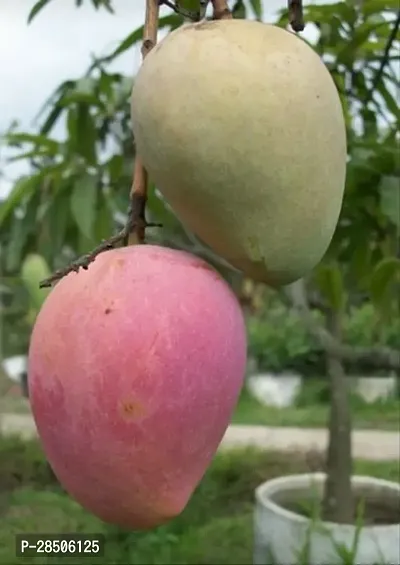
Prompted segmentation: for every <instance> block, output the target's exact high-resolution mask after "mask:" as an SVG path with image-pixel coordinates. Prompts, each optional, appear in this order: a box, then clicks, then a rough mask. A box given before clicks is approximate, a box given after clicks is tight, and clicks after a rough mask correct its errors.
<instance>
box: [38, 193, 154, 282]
mask: <svg viewBox="0 0 400 565" xmlns="http://www.w3.org/2000/svg"><path fill="white" fill-rule="evenodd" d="M143 203H144V200H143V198H141V197H140V196H138V195H137V194H133V195H132V200H131V204H130V206H129V211H128V219H127V221H126V224H125V226H124V227H123V228H122V230H120V231H119V232H118V233H116V234H115V235H113V236H111V237H110V238H109V239H106V240H103V241H102V242H101V243H100V244H99V245H98V246H97V247H95V248H94V249H93V250H92V251H90V252H89V253H87V254H86V255H82V257H79V258H78V259H77V260H76V261H73V262H72V263H70V264H69V265H67V266H66V267H63V268H62V269H58V271H55V273H53V274H52V275H51V276H50V277H49V278H48V279H45V280H44V281H42V282H41V283H40V285H39V286H40V288H46V287H49V286H51V285H52V284H53V283H55V282H57V281H59V280H60V279H62V278H63V277H65V276H66V275H68V273H72V272H75V273H77V272H78V271H79V269H83V270H85V271H86V270H87V269H88V268H89V265H90V263H93V261H94V260H95V259H96V257H97V256H98V255H100V253H103V252H104V251H109V250H110V249H114V248H115V247H117V245H119V244H121V243H124V242H126V241H127V240H128V238H129V235H130V232H131V226H140V229H143V230H144V229H145V228H155V227H157V228H159V227H162V224H156V223H153V222H152V223H147V222H146V221H145V220H144V207H143Z"/></svg>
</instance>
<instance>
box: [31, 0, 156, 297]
mask: <svg viewBox="0 0 400 565" xmlns="http://www.w3.org/2000/svg"><path fill="white" fill-rule="evenodd" d="M159 9H160V5H159V0H146V15H145V22H144V31H143V44H142V57H143V59H144V58H145V57H146V55H147V54H148V53H149V52H150V51H151V50H152V49H153V47H154V46H155V45H156V43H157V29H158V14H159ZM129 198H130V204H129V210H128V218H127V222H126V224H125V226H124V228H123V229H122V230H121V231H120V232H118V233H117V234H115V235H113V236H112V237H110V238H109V239H108V240H106V241H102V242H101V243H100V245H98V246H97V247H96V248H95V249H93V250H92V251H91V252H90V253H87V254H86V255H83V256H82V257H80V258H79V259H77V260H76V261H74V262H73V263H71V264H70V265H68V266H67V267H65V268H63V269H59V270H58V271H56V272H55V273H54V274H53V275H51V277H49V278H48V279H46V280H44V281H42V282H41V283H40V285H39V286H40V287H41V288H44V287H49V286H51V285H52V284H53V283H55V282H57V281H58V280H60V279H62V278H63V277H65V275H67V274H68V273H70V272H72V271H74V272H78V271H79V269H84V270H86V269H88V267H89V265H90V263H92V262H93V261H94V260H95V259H96V257H97V256H98V255H100V253H103V252H104V251H107V250H109V249H113V248H114V247H116V246H117V245H119V244H121V243H123V244H124V245H126V244H127V243H143V242H144V236H145V229H146V227H156V226H157V227H159V224H148V223H147V222H146V218H145V208H146V202H147V172H146V170H145V168H144V167H143V164H142V161H141V159H140V156H138V155H136V159H135V167H134V173H133V180H132V186H131V190H130V194H129Z"/></svg>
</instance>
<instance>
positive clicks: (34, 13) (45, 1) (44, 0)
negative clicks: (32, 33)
mask: <svg viewBox="0 0 400 565" xmlns="http://www.w3.org/2000/svg"><path fill="white" fill-rule="evenodd" d="M50 2H51V0H39V2H36V4H35V5H34V6H33V8H32V10H31V11H30V12H29V16H28V24H30V23H31V22H32V20H33V19H34V18H35V17H36V16H37V15H38V13H39V12H40V10H42V9H43V8H44V7H45V6H47V4H49V3H50Z"/></svg>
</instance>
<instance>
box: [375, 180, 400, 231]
mask: <svg viewBox="0 0 400 565" xmlns="http://www.w3.org/2000/svg"><path fill="white" fill-rule="evenodd" d="M379 191H380V195H381V210H382V212H383V213H384V214H385V216H386V217H387V218H388V219H389V220H390V221H391V222H393V223H394V224H395V225H396V226H397V227H399V228H400V178H399V177H395V176H384V177H382V180H381V182H380V185H379Z"/></svg>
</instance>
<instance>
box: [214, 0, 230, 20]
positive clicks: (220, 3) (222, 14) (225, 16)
mask: <svg viewBox="0 0 400 565" xmlns="http://www.w3.org/2000/svg"><path fill="white" fill-rule="evenodd" d="M211 3H212V5H213V11H214V14H213V19H214V20H230V19H231V18H232V12H231V11H230V9H229V7H228V3H227V2H226V0H211Z"/></svg>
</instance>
